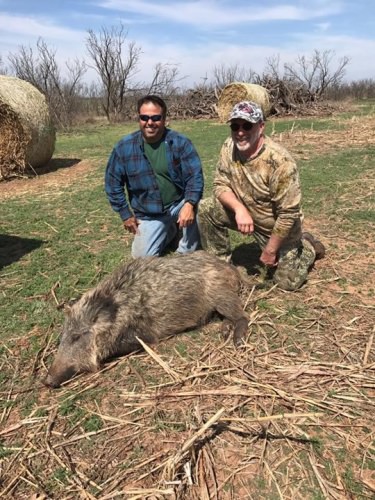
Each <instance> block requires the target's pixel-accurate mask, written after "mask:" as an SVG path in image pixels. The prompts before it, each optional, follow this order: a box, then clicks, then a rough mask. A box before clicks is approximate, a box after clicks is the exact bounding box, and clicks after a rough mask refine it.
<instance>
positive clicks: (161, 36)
mask: <svg viewBox="0 0 375 500" xmlns="http://www.w3.org/2000/svg"><path fill="white" fill-rule="evenodd" d="M120 23H122V24H123V25H124V26H125V29H126V30H127V41H128V42H134V43H135V44H136V46H137V47H138V48H140V49H141V55H140V64H139V68H138V74H137V76H136V79H137V81H146V82H147V81H149V80H150V79H151V76H152V74H153V70H154V67H155V65H156V64H157V63H162V64H170V65H177V67H178V72H179V77H180V78H183V80H182V85H183V86H185V87H190V86H191V87H192V86H194V85H197V84H201V83H203V82H204V81H206V79H207V78H208V80H210V79H212V78H213V70H214V68H219V67H222V66H225V67H230V66H233V65H238V67H240V68H244V69H246V70H250V69H251V70H253V71H255V72H257V73H262V72H263V70H264V69H265V67H266V63H267V60H270V59H274V58H278V59H279V61H280V70H281V72H282V67H283V64H284V63H288V64H293V63H295V61H296V59H297V57H299V56H306V57H309V56H311V55H312V54H313V52H314V51H315V50H318V51H320V53H323V52H324V51H326V50H329V51H331V53H332V55H334V59H333V62H332V63H331V64H332V68H334V67H335V65H338V63H339V61H340V60H341V59H342V58H343V57H348V58H349V59H350V62H349V64H348V65H347V67H346V75H345V80H347V81H353V80H361V79H365V78H375V56H374V54H375V1H374V0H356V1H355V0H285V1H283V0H281V1H279V0H261V1H258V2H255V1H253V0H188V1H181V0H159V1H158V0H0V57H1V59H2V61H3V64H4V63H5V65H6V64H7V57H8V54H9V53H17V52H18V51H19V49H20V47H21V46H25V47H32V48H35V47H36V42H37V40H38V38H39V37H42V38H43V40H44V41H45V42H46V43H47V45H48V47H50V48H51V49H53V50H54V51H55V53H56V59H57V60H58V62H59V63H60V64H61V66H62V67H64V65H65V62H67V61H73V60H74V59H75V58H78V59H85V60H86V61H89V57H88V54H87V50H86V46H85V41H86V39H87V36H88V30H93V31H94V32H96V33H99V32H100V30H101V29H102V28H103V27H105V28H109V29H110V28H111V27H112V26H117V27H118V26H120ZM335 63H336V64H335ZM86 78H90V79H94V78H95V76H94V73H92V74H91V73H88V76H86Z"/></svg>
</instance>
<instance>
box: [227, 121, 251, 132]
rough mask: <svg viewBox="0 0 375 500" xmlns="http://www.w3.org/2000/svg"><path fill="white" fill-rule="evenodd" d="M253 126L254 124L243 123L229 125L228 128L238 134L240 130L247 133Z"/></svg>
mask: <svg viewBox="0 0 375 500" xmlns="http://www.w3.org/2000/svg"><path fill="white" fill-rule="evenodd" d="M254 125H255V123H249V122H245V123H231V124H230V125H229V126H230V129H231V130H232V132H238V131H239V130H240V128H242V129H243V130H245V132H249V130H251V129H252V128H253V127H254Z"/></svg>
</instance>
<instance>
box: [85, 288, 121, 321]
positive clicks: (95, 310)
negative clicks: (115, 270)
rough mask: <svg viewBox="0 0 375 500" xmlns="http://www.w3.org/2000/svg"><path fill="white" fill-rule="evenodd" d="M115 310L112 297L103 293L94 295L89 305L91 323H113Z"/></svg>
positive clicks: (116, 306)
mask: <svg viewBox="0 0 375 500" xmlns="http://www.w3.org/2000/svg"><path fill="white" fill-rule="evenodd" d="M117 309H118V304H117V303H116V302H115V301H114V300H113V297H111V296H110V295H105V294H103V293H98V294H96V295H95V297H93V301H92V304H91V313H92V321H93V323H96V322H97V321H98V320H104V321H110V322H112V321H114V319H115V318H116V314H117Z"/></svg>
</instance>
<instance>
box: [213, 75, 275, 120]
mask: <svg viewBox="0 0 375 500" xmlns="http://www.w3.org/2000/svg"><path fill="white" fill-rule="evenodd" d="M240 101H254V102H256V103H257V104H259V106H260V107H261V108H262V111H263V115H264V117H266V116H268V115H269V112H270V110H271V103H270V97H269V95H268V91H267V89H265V88H264V87H262V86H261V85H256V84H255V83H243V82H232V83H228V85H226V86H225V87H224V89H223V91H222V92H221V94H220V97H219V102H218V107H217V113H218V115H219V119H220V121H222V122H226V121H227V120H228V116H229V113H230V112H231V110H232V108H233V106H234V105H235V104H236V103H238V102H240Z"/></svg>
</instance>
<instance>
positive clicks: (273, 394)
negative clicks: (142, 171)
mask: <svg viewBox="0 0 375 500" xmlns="http://www.w3.org/2000/svg"><path fill="white" fill-rule="evenodd" d="M372 120H373V119H367V120H358V121H357V120H355V121H353V122H352V123H349V124H347V125H348V128H345V129H344V130H341V131H340V130H332V131H330V132H329V133H327V132H326V131H324V132H319V131H315V130H310V131H300V130H299V129H298V127H297V126H293V122H291V129H290V131H289V132H288V133H284V134H282V135H276V139H277V140H280V141H282V142H285V143H286V145H287V147H288V148H289V149H291V151H292V152H293V154H301V155H302V154H303V155H308V150H307V149H306V147H304V148H301V144H304V145H311V147H317V146H318V145H319V148H320V150H321V151H327V152H328V151H332V150H335V149H337V148H338V147H339V146H340V145H343V144H344V143H345V142H346V141H347V140H348V137H350V140H351V143H352V145H353V146H354V147H364V146H366V145H373V144H374V129H375V127H374V124H373V121H372ZM351 131H352V132H351ZM78 165H81V164H78ZM81 167H82V165H81ZM81 167H79V168H81ZM74 168H78V166H77V167H73V170H71V169H67V170H66V171H68V170H70V172H71V175H72V176H73V177H72V180H74ZM82 174H83V171H82V170H79V169H78V171H77V175H78V176H80V177H81V176H82ZM49 175H51V178H54V176H55V175H56V173H54V174H49ZM47 177H48V176H47V175H46V176H44V180H43V179H42V178H41V180H42V184H43V183H46V182H47ZM344 181H345V179H343V182H344ZM25 182H26V181H25ZM55 182H56V178H55ZM14 183H15V184H13V185H16V183H17V181H14ZM373 188H374V185H373V178H370V177H368V178H358V179H356V180H355V181H354V182H353V191H352V192H351V193H350V196H351V199H350V200H349V199H348V200H347V202H348V204H350V203H352V204H353V203H359V202H360V200H362V199H365V198H366V197H368V196H369V194H371V193H373ZM38 189H39V190H41V191H37V192H39V193H41V192H42V191H43V188H42V187H40V186H39V187H38ZM31 192H32V191H31V190H29V191H28V192H27V193H28V194H31ZM353 193H355V196H354V194H353ZM19 194H22V193H19ZM13 196H15V190H14V191H13ZM345 196H347V195H346V194H345ZM348 206H349V205H348ZM342 215H343V214H341V213H337V214H336V217H337V219H334V220H332V219H328V218H326V217H324V214H322V215H321V217H320V218H318V219H315V220H314V221H310V220H307V221H306V222H307V224H306V226H307V229H308V230H309V229H311V230H314V229H315V228H319V229H318V233H319V236H320V237H321V239H322V241H323V242H324V243H325V244H326V246H327V248H328V252H327V256H326V258H325V259H324V260H322V261H319V262H318V263H317V264H316V267H315V268H314V269H313V271H312V272H311V274H310V277H309V281H308V283H307V285H306V286H305V287H303V288H302V289H301V290H300V291H299V292H295V293H288V292H283V291H281V290H278V289H275V288H272V287H269V285H266V286H264V287H263V284H262V282H261V278H260V277H259V276H256V277H254V287H249V288H247V289H244V290H243V296H242V298H243V304H244V307H245V308H246V310H247V311H248V313H249V315H250V322H249V337H248V342H247V345H246V347H245V348H244V349H242V350H239V351H236V350H234V348H233V346H232V343H231V339H228V340H224V339H221V338H220V337H219V334H218V332H219V324H218V323H215V322H214V323H212V324H210V325H208V326H206V327H205V328H203V329H202V330H201V331H199V332H193V333H190V334H184V335H181V336H179V337H175V338H172V339H169V340H167V341H166V342H163V343H161V344H159V345H157V346H151V348H150V347H147V346H145V347H146V351H145V352H144V353H141V354H134V355H131V356H128V357H126V358H122V359H118V360H114V361H113V362H111V363H108V364H106V365H105V367H104V368H103V370H102V372H100V373H97V374H93V375H82V376H80V377H78V378H76V379H74V380H73V381H71V382H70V383H69V384H67V385H66V386H64V387H63V388H62V389H60V390H55V391H50V390H48V389H46V388H44V387H43V386H42V385H41V382H40V380H41V378H42V377H43V376H44V375H45V373H46V371H47V367H48V366H49V364H50V362H51V357H52V354H53V353H54V351H55V345H54V342H53V338H54V337H53V334H54V332H55V325H53V324H51V325H50V328H48V329H41V328H37V327H36V328H34V329H33V330H32V331H30V333H29V335H28V336H27V337H24V338H19V337H18V338H13V339H9V341H8V342H7V344H6V346H3V347H2V349H1V351H0V367H1V373H2V374H3V375H2V377H3V378H2V386H1V389H0V398H1V412H0V498H6V499H8V498H9V499H14V498H17V499H26V498H27V499H29V498H34V499H35V500H36V499H38V500H42V499H50V498H58V499H76V498H87V499H94V498H95V499H101V500H109V499H116V498H123V499H127V500H128V499H133V500H135V499H149V500H156V499H160V500H161V499H178V500H195V499H196V500H198V499H199V500H211V499H221V500H227V499H228V500H229V499H231V500H232V499H233V500H240V499H241V500H242V499H254V500H257V499H271V498H279V499H284V500H289V499H290V500H292V499H293V500H298V499H301V500H302V499H323V498H324V499H335V500H343V499H348V500H349V499H350V500H351V499H357V498H358V499H366V498H368V499H370V498H374V494H375V470H374V469H375V467H374V464H375V448H374V424H373V422H374V414H375V339H374V335H375V329H374V310H375V305H374V296H375V295H374V294H375V289H374V283H375V275H374V269H375V260H374V255H375V245H374V240H373V224H371V223H369V224H362V225H361V227H360V233H361V238H358V235H356V234H354V232H353V228H352V227H350V226H348V227H347V229H346V230H339V229H337V228H336V222H337V220H339V219H340V217H341V216H342ZM13 279H14V277H13V276H7V275H5V276H3V278H2V280H3V286H4V287H5V288H4V289H6V288H7V287H12V283H13V282H12V280H13ZM45 300H47V301H51V302H52V303H56V305H57V306H58V305H59V301H58V298H57V297H56V290H55V289H54V288H52V289H51V290H50V294H49V295H48V297H46V298H45ZM36 341H37V345H38V346H39V347H38V350H37V351H35V348H34V349H33V346H35V342H36ZM24 353H30V355H29V356H28V357H26V356H24V355H23V354H24ZM31 353H32V354H31Z"/></svg>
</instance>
